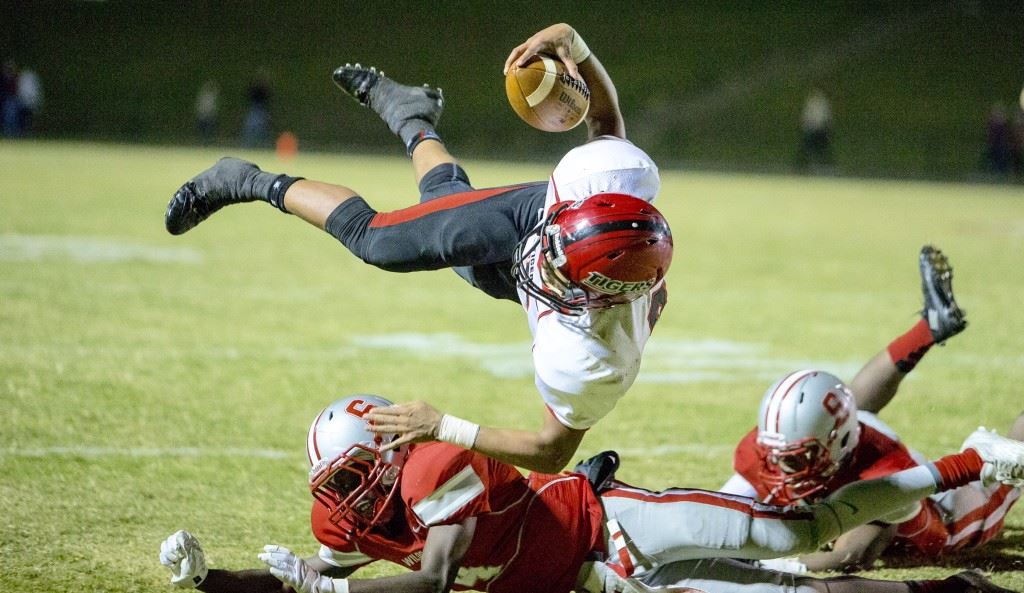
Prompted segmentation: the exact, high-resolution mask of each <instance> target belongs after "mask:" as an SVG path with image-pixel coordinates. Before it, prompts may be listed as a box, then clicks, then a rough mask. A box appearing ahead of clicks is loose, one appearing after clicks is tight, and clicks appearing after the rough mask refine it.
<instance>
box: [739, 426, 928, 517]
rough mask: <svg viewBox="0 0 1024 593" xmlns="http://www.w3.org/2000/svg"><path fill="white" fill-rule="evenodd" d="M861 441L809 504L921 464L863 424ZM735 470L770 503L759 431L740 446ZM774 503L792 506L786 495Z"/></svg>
mask: <svg viewBox="0 0 1024 593" xmlns="http://www.w3.org/2000/svg"><path fill="white" fill-rule="evenodd" d="M859 424H860V440H859V441H858V442H857V446H856V447H855V448H854V449H853V453H851V456H850V460H849V461H848V462H847V463H846V464H844V465H843V467H842V468H840V470H839V471H838V472H837V473H836V474H835V475H834V476H832V478H831V479H829V481H828V482H827V483H826V485H825V488H824V489H823V490H821V491H819V492H817V493H815V495H814V496H813V497H812V499H811V500H810V501H809V502H814V500H820V499H821V498H823V497H825V496H827V495H828V494H829V493H831V492H833V491H834V490H837V489H838V488H841V487H843V486H845V485H847V484H849V483H850V482H856V481H858V480H870V479H871V478H878V477H881V476H887V475H889V474H893V473H896V472H898V471H900V470H904V469H907V468H910V467H914V466H915V465H917V462H916V461H914V459H913V457H911V456H910V451H907V448H906V447H904V446H903V444H902V443H900V442H899V441H895V440H893V439H891V438H889V437H888V436H886V435H885V434H883V433H881V432H879V431H878V430H875V429H874V428H871V427H870V426H868V425H866V424H864V423H863V422H860V423H859ZM733 468H734V469H735V470H736V473H738V474H740V475H741V476H743V477H744V478H745V479H746V480H747V481H748V482H750V485H751V486H753V487H754V489H755V490H756V491H757V497H758V498H759V499H761V500H766V499H767V498H768V497H769V496H770V495H771V494H772V488H771V486H770V485H769V484H768V483H766V482H765V481H764V479H763V474H764V473H768V470H770V469H771V468H770V467H769V466H768V453H767V450H766V449H765V447H763V446H761V444H759V443H758V442H757V428H756V427H755V428H753V429H751V431H750V432H748V433H747V434H746V436H744V437H743V440H741V441H740V444H739V445H737V446H736V453H735V455H734V457H733ZM771 502H772V503H773V504H790V503H792V502H793V501H792V500H789V499H788V498H786V497H785V495H784V494H782V493H777V494H776V495H775V496H774V497H772V500H771Z"/></svg>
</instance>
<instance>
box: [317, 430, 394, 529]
mask: <svg viewBox="0 0 1024 593" xmlns="http://www.w3.org/2000/svg"><path fill="white" fill-rule="evenodd" d="M400 473H401V470H400V468H398V467H396V466H394V465H392V464H390V463H387V462H385V461H384V460H383V459H382V458H381V455H380V452H379V451H377V450H376V449H372V448H370V447H367V446H365V445H362V444H355V445H353V446H352V448H351V449H349V450H348V451H347V452H346V453H345V454H343V455H340V456H338V457H336V458H335V459H334V460H333V461H332V462H330V463H327V464H317V465H316V466H314V467H313V468H312V469H311V470H310V477H309V487H310V491H311V492H312V493H313V496H314V497H315V498H316V499H317V500H318V501H320V502H321V503H322V504H323V505H324V506H326V507H327V508H328V510H330V512H331V514H330V517H329V520H330V521H331V523H334V524H335V525H337V526H338V527H340V528H341V529H343V530H345V531H349V532H351V533H352V534H353V536H354V537H362V536H363V535H365V534H366V533H367V532H368V531H370V530H371V529H373V528H374V527H376V526H378V525H380V524H383V523H386V522H387V521H388V520H390V519H391V517H392V513H393V512H394V508H393V506H392V504H391V503H392V499H393V498H394V496H395V494H396V493H397V492H398V477H399V474H400Z"/></svg>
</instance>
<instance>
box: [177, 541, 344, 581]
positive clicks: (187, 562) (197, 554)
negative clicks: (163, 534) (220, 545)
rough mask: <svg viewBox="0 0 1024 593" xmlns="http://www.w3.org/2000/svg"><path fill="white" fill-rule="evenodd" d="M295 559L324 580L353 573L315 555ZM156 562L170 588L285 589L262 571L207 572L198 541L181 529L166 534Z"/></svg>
mask: <svg viewBox="0 0 1024 593" xmlns="http://www.w3.org/2000/svg"><path fill="white" fill-rule="evenodd" d="M295 560H296V561H298V562H301V563H302V566H303V567H308V569H309V571H311V573H312V574H315V575H316V576H317V577H321V576H322V577H323V578H324V579H325V580H326V581H330V580H331V578H340V577H345V576H348V575H349V574H351V573H352V571H353V569H350V568H338V567H336V566H331V565H329V564H327V563H326V562H324V561H323V560H321V559H320V558H318V557H315V556H314V557H312V558H306V559H305V560H300V559H298V558H296V559H295ZM160 563H161V564H163V565H164V566H165V567H167V570H169V571H170V572H171V585H172V586H174V587H177V588H179V589H198V590H200V591H204V592H207V593H280V592H281V591H284V590H285V589H284V585H283V584H282V583H281V581H280V580H278V579H277V578H275V577H274V576H273V575H272V574H271V573H270V571H268V570H266V569H250V570H219V569H216V568H213V569H207V567H206V554H205V552H203V548H202V546H200V545H199V540H197V539H196V538H195V536H193V535H192V534H191V533H189V532H188V531H185V530H181V531H178V532H176V533H174V534H172V535H170V536H169V537H168V538H167V539H166V540H164V541H163V542H162V543H161V544H160ZM305 593H312V591H306V592H305ZM322 593H328V592H327V591H323V592H322Z"/></svg>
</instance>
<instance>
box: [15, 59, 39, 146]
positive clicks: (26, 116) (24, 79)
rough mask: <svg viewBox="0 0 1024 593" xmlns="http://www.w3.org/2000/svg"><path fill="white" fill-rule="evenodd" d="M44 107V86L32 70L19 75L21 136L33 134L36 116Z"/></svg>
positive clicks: (19, 123)
mask: <svg viewBox="0 0 1024 593" xmlns="http://www.w3.org/2000/svg"><path fill="white" fill-rule="evenodd" d="M42 107H43V85H42V83H40V82H39V75H38V74H36V71H35V70H32V69H31V68H25V69H23V70H22V71H21V73H20V74H18V128H19V133H20V135H23V136H26V135H30V134H31V133H32V128H33V125H34V124H35V121H36V116H37V115H38V114H39V111H40V109H42Z"/></svg>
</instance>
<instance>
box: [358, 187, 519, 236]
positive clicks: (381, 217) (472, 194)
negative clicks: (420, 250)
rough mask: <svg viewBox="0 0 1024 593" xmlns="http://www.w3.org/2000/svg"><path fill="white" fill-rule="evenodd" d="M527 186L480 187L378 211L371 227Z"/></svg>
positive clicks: (398, 222) (408, 218) (397, 222)
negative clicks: (393, 209)
mask: <svg viewBox="0 0 1024 593" xmlns="http://www.w3.org/2000/svg"><path fill="white" fill-rule="evenodd" d="M523 187H526V186H524V185H515V186H509V187H495V188H491V189H479V190H473V191H465V192H459V193H455V194H449V195H447V196H444V197H440V198H437V199H436V200H430V201H429V202H423V203H422V204H416V205H415V206H410V207H408V208H402V209H401V210H395V211H393V212H378V213H377V214H376V215H375V216H374V217H373V220H371V221H370V228H380V227H386V226H393V225H396V224H402V223H403V222H409V221H410V220H416V219H417V218H422V217H423V216H426V215H428V214H433V213H434V212H440V211H442V210H451V209H453V208H458V207H460V206H465V205H466V204H472V203H473V202H479V201H481V200H486V199H487V198H490V197H493V196H496V195H498V194H503V193H505V192H508V191H512V190H515V189H520V188H523Z"/></svg>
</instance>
